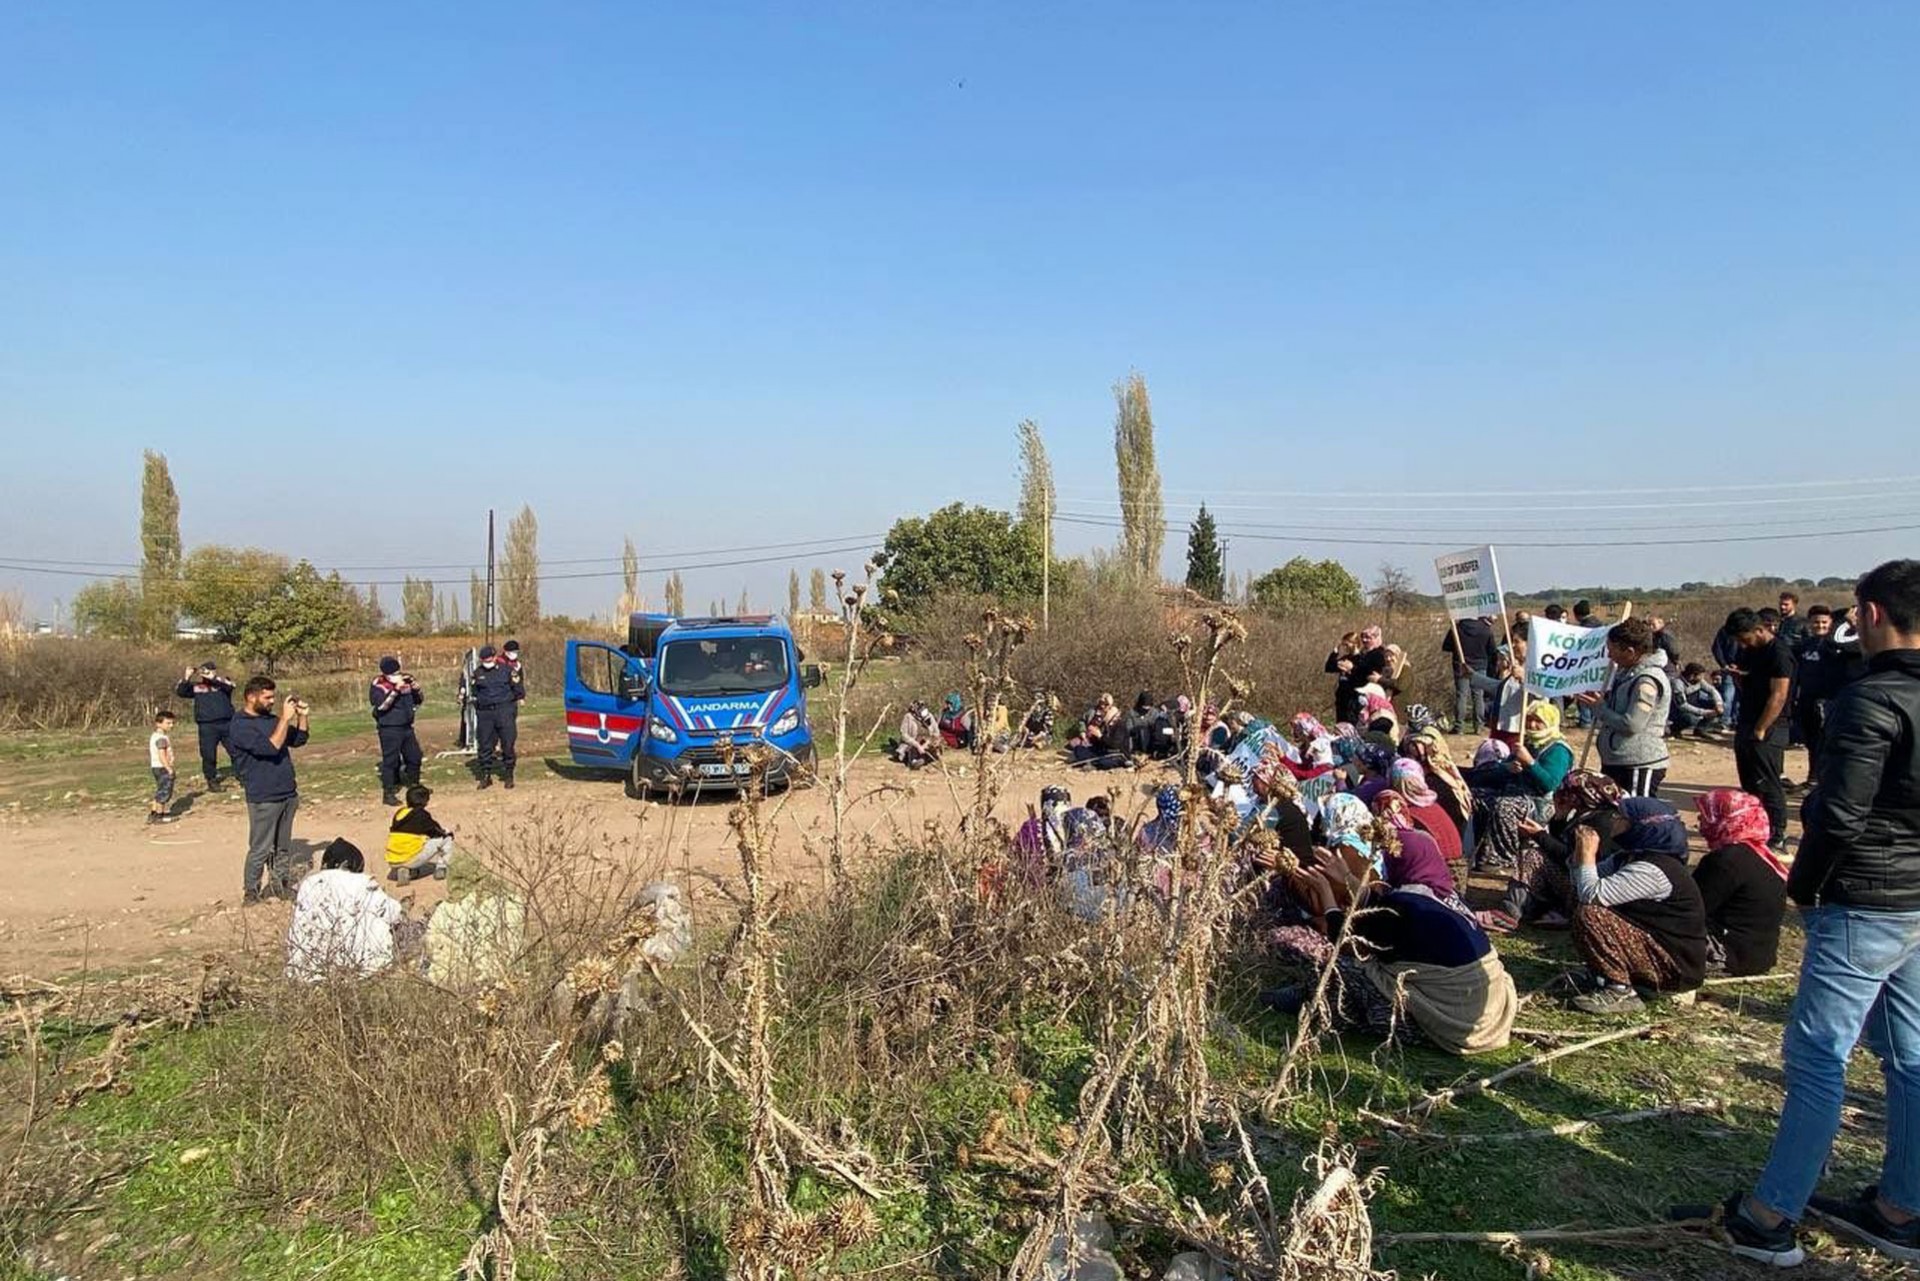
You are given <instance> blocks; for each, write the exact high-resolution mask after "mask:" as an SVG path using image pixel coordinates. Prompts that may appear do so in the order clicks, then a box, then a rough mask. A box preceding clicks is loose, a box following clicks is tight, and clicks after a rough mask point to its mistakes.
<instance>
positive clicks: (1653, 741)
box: [1575, 618, 1673, 796]
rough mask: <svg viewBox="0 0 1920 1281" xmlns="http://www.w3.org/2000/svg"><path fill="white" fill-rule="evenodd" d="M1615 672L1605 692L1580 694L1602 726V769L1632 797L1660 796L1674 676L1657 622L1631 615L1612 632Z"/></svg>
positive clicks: (1609, 647)
mask: <svg viewBox="0 0 1920 1281" xmlns="http://www.w3.org/2000/svg"><path fill="white" fill-rule="evenodd" d="M1607 657H1608V658H1610V659H1612V660H1613V666H1614V676H1613V679H1612V681H1611V682H1609V684H1608V685H1607V690H1606V693H1604V694H1582V695H1580V696H1579V697H1578V698H1577V699H1575V701H1576V702H1578V703H1579V704H1580V705H1581V706H1583V707H1588V708H1592V709H1593V717H1594V722H1595V724H1597V725H1598V726H1599V727H1600V735H1599V739H1600V771H1601V773H1603V774H1605V775H1606V776H1607V777H1608V778H1611V779H1612V780H1613V781H1614V782H1616V783H1618V784H1620V788H1621V790H1622V791H1624V792H1626V793H1627V794H1628V795H1629V796H1658V795H1660V784H1661V783H1662V782H1664V781H1665V779H1666V777H1667V720H1668V718H1669V717H1670V716H1671V715H1672V702H1673V678H1672V677H1671V676H1669V675H1668V673H1667V656H1666V655H1665V654H1663V653H1661V652H1660V648H1659V646H1657V645H1655V644H1654V640H1653V624H1652V623H1650V622H1648V621H1647V620H1646V619H1644V618H1629V619H1626V620H1624V621H1622V622H1618V623H1615V624H1614V625H1613V626H1612V627H1611V628H1609V629H1608V631H1607Z"/></svg>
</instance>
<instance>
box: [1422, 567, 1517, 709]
mask: <svg viewBox="0 0 1920 1281" xmlns="http://www.w3.org/2000/svg"><path fill="white" fill-rule="evenodd" d="M1433 572H1434V573H1435V574H1437V575H1439V578H1440V597H1441V599H1442V600H1443V601H1444V602H1445V603H1446V609H1447V628H1448V630H1450V631H1451V632H1452V633H1453V657H1454V661H1455V662H1456V663H1459V664H1461V665H1462V666H1464V665H1465V660H1466V651H1465V650H1463V649H1462V648H1461V645H1460V620H1461V619H1463V618H1492V617H1495V616H1498V617H1499V619H1500V623H1501V626H1502V627H1504V628H1505V629H1506V633H1507V652H1508V653H1512V652H1513V624H1511V623H1510V622H1508V621H1507V598H1506V593H1505V592H1504V591H1502V590H1501V587H1500V565H1499V563H1498V562H1497V561H1496V560H1495V559H1494V556H1493V547H1492V545H1491V544H1489V545H1488V546H1485V547H1469V548H1467V549H1466V550H1465V551H1457V552H1448V553H1447V554H1446V555H1444V556H1436V557H1434V558H1433ZM1524 698H1525V695H1524V694H1523V695H1522V699H1523V701H1524Z"/></svg>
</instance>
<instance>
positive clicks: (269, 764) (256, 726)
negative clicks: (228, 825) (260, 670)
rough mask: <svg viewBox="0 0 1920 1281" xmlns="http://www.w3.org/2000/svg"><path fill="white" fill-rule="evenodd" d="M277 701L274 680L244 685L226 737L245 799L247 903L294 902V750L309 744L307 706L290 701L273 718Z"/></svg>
mask: <svg viewBox="0 0 1920 1281" xmlns="http://www.w3.org/2000/svg"><path fill="white" fill-rule="evenodd" d="M275 698H276V693H275V688H274V683H273V678H272V677H270V676H256V677H254V678H253V679H252V680H250V681H248V682H247V684H246V688H245V689H244V690H242V691H241V711H240V714H239V715H238V716H236V717H234V718H233V728H232V730H231V731H230V732H229V733H228V735H227V751H228V752H229V753H231V754H232V756H233V769H234V773H236V774H238V775H239V776H240V788H241V790H242V791H243V792H244V793H245V794H246V798H247V862H246V867H245V870H244V871H243V872H242V874H241V875H242V880H243V882H244V884H243V887H242V888H243V894H242V901H243V902H247V903H258V902H260V901H261V900H262V899H266V898H291V897H292V896H293V884H294V876H293V815H294V811H295V810H297V809H299V808H300V789H299V786H298V785H297V784H296V783H295V781H294V777H293V749H294V748H296V747H305V746H306V743H307V702H306V700H305V699H303V698H288V699H287V700H286V702H284V703H282V704H281V705H280V710H279V711H278V712H277V713H276V712H275V711H274V707H273V705H274V701H275ZM263 876H264V877H265V883H264V884H262V877H263Z"/></svg>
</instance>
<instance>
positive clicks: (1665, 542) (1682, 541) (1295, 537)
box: [1054, 516, 1920, 551]
mask: <svg viewBox="0 0 1920 1281" xmlns="http://www.w3.org/2000/svg"><path fill="white" fill-rule="evenodd" d="M1054 519H1055V520H1060V521H1064V522H1066V523H1068V524H1071V525H1093V526H1097V527H1099V528H1102V529H1124V528H1125V526H1124V525H1122V524H1121V523H1120V522H1119V521H1117V520H1111V521H1109V520H1095V519H1092V518H1091V517H1085V516H1056V517H1055V518H1054ZM1228 528H1229V527H1228V526H1225V525H1222V526H1221V530H1222V531H1223V532H1225V531H1227V530H1228ZM1165 529H1166V531H1167V532H1168V533H1173V532H1174V527H1173V526H1171V525H1169V526H1165ZM1915 529H1920V524H1913V525H1874V526H1870V527H1867V528H1864V529H1822V530H1816V531H1813V532H1810V533H1794V534H1738V535H1729V536H1724V537H1720V538H1639V539H1621V540H1616V541H1612V542H1584V541H1583V542H1579V543H1573V544H1570V543H1568V541H1567V540H1566V539H1564V538H1556V539H1552V540H1550V541H1546V542H1527V541H1524V540H1522V541H1515V540H1512V539H1508V540H1503V541H1497V542H1496V543H1495V546H1496V547H1558V548H1563V549H1566V550H1570V551H1578V550H1584V549H1586V548H1591V547H1697V546H1705V545H1708V544H1720V543H1777V542H1788V541H1792V540H1793V539H1798V538H1844V537H1847V536H1848V535H1852V534H1895V533H1904V532H1906V531H1908V530H1915ZM1233 532H1235V533H1237V534H1238V535H1239V537H1241V538H1251V539H1255V540H1257V541H1260V542H1269V543H1324V544H1328V545H1331V546H1344V547H1440V548H1444V547H1445V546H1446V545H1447V544H1446V543H1445V542H1441V541H1435V540H1433V539H1425V538H1413V539H1408V538H1338V537H1334V538H1328V537H1325V536H1323V535H1321V534H1317V533H1311V532H1309V533H1301V534H1249V533H1246V532H1244V531H1242V530H1239V529H1237V528H1236V529H1234V531H1233Z"/></svg>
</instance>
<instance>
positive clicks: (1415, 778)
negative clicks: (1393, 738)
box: [1375, 756, 1465, 866]
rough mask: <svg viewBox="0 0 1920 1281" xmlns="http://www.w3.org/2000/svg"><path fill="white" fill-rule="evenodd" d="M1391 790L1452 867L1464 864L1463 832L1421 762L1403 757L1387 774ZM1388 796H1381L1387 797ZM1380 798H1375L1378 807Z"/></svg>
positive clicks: (1415, 823)
mask: <svg viewBox="0 0 1920 1281" xmlns="http://www.w3.org/2000/svg"><path fill="white" fill-rule="evenodd" d="M1387 780H1388V783H1387V785H1388V790H1390V791H1392V792H1393V793H1394V794H1395V795H1397V796H1399V797H1400V799H1401V800H1403V801H1405V802H1406V810H1407V815H1408V817H1409V818H1411V819H1412V821H1413V824H1414V826H1416V827H1418V828H1419V829H1420V830H1421V831H1423V832H1425V833H1426V834H1427V835H1428V836H1429V837H1431V838H1432V839H1433V842H1434V844H1436V845H1438V846H1439V847H1440V854H1441V857H1442V858H1444V859H1445V860H1446V861H1447V864H1448V865H1449V866H1452V865H1454V864H1457V863H1460V862H1462V861H1463V860H1464V858H1465V855H1464V854H1463V853H1462V851H1461V848H1460V829H1459V828H1458V827H1456V826H1454V822H1453V820H1452V819H1451V818H1448V817H1447V812H1446V810H1444V809H1442V808H1441V806H1440V794H1439V793H1438V792H1436V791H1435V790H1434V789H1433V788H1432V787H1430V786H1428V784H1427V772H1426V771H1425V770H1424V769H1421V768H1420V762H1419V761H1416V760H1414V759H1413V758H1412V757H1410V756H1402V757H1401V758H1399V759H1398V760H1396V761H1395V762H1394V763H1393V765H1392V767H1391V768H1390V769H1389V770H1388V771H1387ZM1385 794H1386V793H1384V792H1383V793H1381V795H1383V796H1384V795H1385ZM1378 803H1379V798H1378V797H1376V798H1375V805H1376V806H1377V805H1378Z"/></svg>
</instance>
